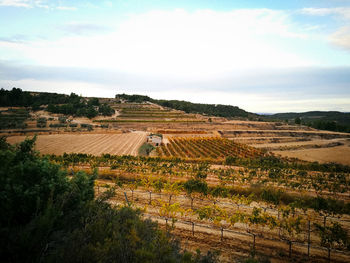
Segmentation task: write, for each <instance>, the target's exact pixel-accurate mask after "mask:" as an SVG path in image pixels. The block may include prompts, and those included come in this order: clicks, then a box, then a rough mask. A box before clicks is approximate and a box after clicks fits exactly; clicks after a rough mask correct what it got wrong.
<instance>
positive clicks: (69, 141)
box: [7, 132, 146, 155]
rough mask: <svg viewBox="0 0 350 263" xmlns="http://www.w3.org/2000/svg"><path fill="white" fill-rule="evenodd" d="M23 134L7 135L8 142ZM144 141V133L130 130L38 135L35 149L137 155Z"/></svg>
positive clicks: (18, 140)
mask: <svg viewBox="0 0 350 263" xmlns="http://www.w3.org/2000/svg"><path fill="white" fill-rule="evenodd" d="M24 139H25V136H12V137H8V138H7V141H8V142H9V143H18V142H21V141H23V140H24ZM145 141H146V133H144V132H130V133H123V134H52V135H39V136H38V138H37V141H36V146H35V149H36V150H38V151H40V153H42V154H58V155H59V154H63V153H65V152H66V153H87V154H92V155H100V154H102V153H109V154H118V155H137V154H138V149H139V148H140V146H141V145H142V144H143V143H144V142H145Z"/></svg>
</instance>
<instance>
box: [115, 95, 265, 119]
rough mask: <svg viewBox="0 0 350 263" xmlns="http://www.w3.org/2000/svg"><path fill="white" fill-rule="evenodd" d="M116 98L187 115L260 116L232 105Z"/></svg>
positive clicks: (145, 98) (140, 96)
mask: <svg viewBox="0 0 350 263" xmlns="http://www.w3.org/2000/svg"><path fill="white" fill-rule="evenodd" d="M116 98H119V99H123V100H126V101H128V102H137V103H140V102H145V101H149V102H152V103H156V104H159V105H161V106H163V107H168V108H172V109H175V110H182V111H184V112H186V113H198V114H205V115H209V116H217V117H225V118H234V117H241V118H249V119H257V118H258V117H259V115H257V114H254V113H250V112H247V111H245V110H242V109H240V108H239V107H237V106H231V105H222V104H202V103H192V102H188V101H182V100H181V101H180V100H155V99H152V98H150V97H148V96H143V95H127V94H117V95H116Z"/></svg>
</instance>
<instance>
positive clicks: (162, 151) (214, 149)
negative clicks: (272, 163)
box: [157, 137, 264, 159]
mask: <svg viewBox="0 0 350 263" xmlns="http://www.w3.org/2000/svg"><path fill="white" fill-rule="evenodd" d="M157 153H158V155H159V156H161V157H179V158H205V159H218V158H219V159H224V158H226V157H227V156H234V157H239V158H257V157H261V156H264V153H263V152H262V151H261V150H258V149H255V148H253V147H249V146H247V145H244V144H240V143H235V142H233V141H230V140H228V139H225V138H220V137H198V138H178V137H177V138H170V139H169V143H168V144H163V145H162V146H161V147H159V148H157Z"/></svg>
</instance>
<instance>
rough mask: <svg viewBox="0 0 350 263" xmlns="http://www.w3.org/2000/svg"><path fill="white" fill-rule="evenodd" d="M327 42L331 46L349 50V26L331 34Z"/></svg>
mask: <svg viewBox="0 0 350 263" xmlns="http://www.w3.org/2000/svg"><path fill="white" fill-rule="evenodd" d="M329 40H330V42H331V43H332V44H334V45H336V46H338V47H341V48H344V49H347V50H350V26H344V27H341V28H340V29H338V30H337V31H336V32H335V33H333V34H332V35H331V36H330V37H329Z"/></svg>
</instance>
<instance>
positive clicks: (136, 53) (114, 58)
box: [0, 9, 314, 79]
mask: <svg viewBox="0 0 350 263" xmlns="http://www.w3.org/2000/svg"><path fill="white" fill-rule="evenodd" d="M111 27H112V26H111ZM305 37H307V36H306V35H305V34H303V33H301V32H299V31H298V29H296V27H295V26H293V24H292V23H291V22H290V21H289V17H288V15H287V14H286V13H284V12H282V11H275V10H269V9H255V10H234V11H229V12H215V11H209V10H201V11H196V12H187V11H184V10H175V11H153V12H149V13H146V14H141V15H132V16H130V17H129V19H127V20H126V21H124V22H122V23H121V24H119V26H118V27H117V28H116V30H115V31H114V32H112V33H106V34H103V35H95V36H89V37H87V36H70V37H65V38H62V39H59V40H55V41H37V42H32V43H31V44H29V45H28V44H23V45H21V44H18V45H12V48H13V49H14V50H15V51H16V52H17V53H18V58H26V59H28V60H30V61H32V62H33V63H35V64H39V65H49V66H67V65H69V66H74V67H90V68H107V69H113V70H118V71H121V72H127V73H135V74H146V75H157V76H164V77H174V78H178V77H181V78H190V79H191V78H193V77H194V78H201V79H206V78H215V77H217V76H219V75H224V74H229V73H230V72H232V71H234V70H237V69H240V70H241V69H254V68H281V67H299V66H310V65H313V64H314V62H313V61H310V60H309V59H306V58H304V57H303V56H301V55H298V54H296V53H293V52H291V51H289V50H288V49H286V48H285V46H283V45H281V44H280V43H279V40H280V39H286V38H287V39H291V40H293V39H300V38H305ZM1 45H3V44H0V47H1ZM7 45H11V44H7Z"/></svg>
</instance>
